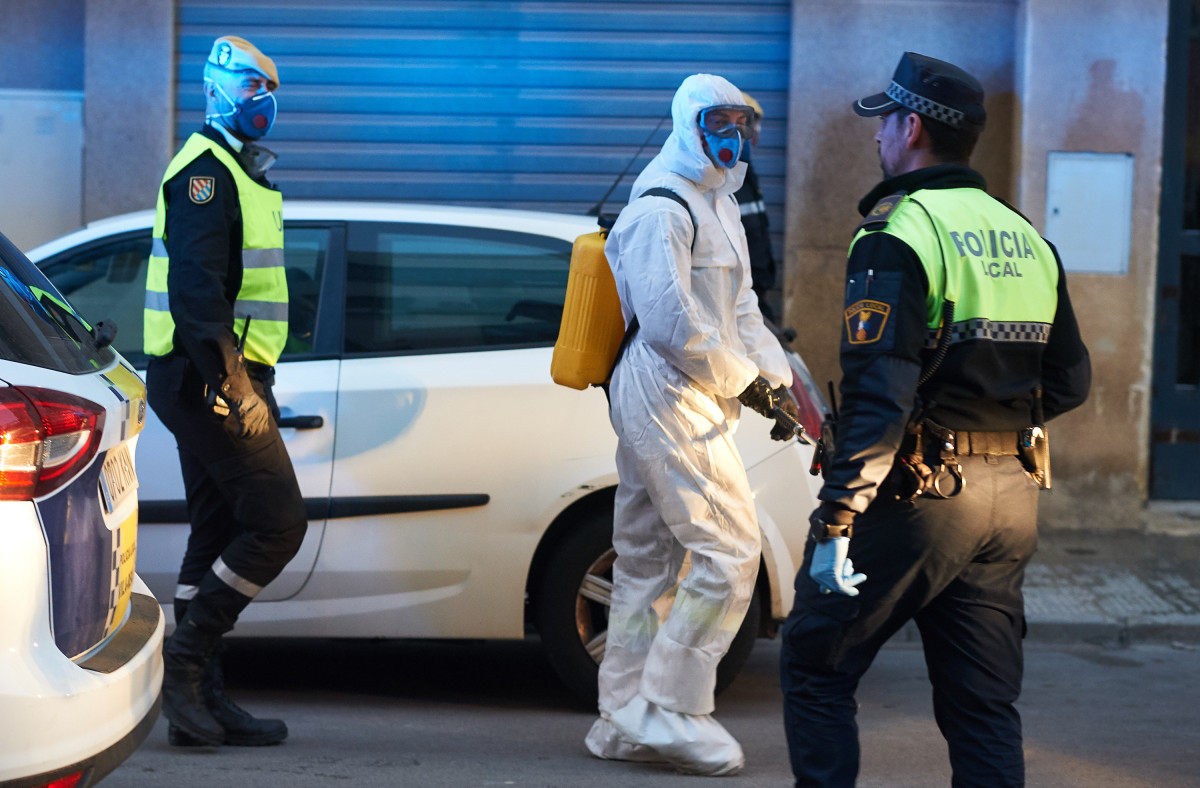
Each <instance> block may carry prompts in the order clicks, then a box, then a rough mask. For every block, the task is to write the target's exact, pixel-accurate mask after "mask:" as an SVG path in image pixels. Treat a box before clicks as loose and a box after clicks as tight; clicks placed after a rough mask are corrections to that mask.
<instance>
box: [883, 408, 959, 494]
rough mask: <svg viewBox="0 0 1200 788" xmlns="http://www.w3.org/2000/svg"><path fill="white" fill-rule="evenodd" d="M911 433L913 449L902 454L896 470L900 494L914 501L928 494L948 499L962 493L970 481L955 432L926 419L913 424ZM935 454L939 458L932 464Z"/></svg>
mask: <svg viewBox="0 0 1200 788" xmlns="http://www.w3.org/2000/svg"><path fill="white" fill-rule="evenodd" d="M908 433H909V435H911V436H913V437H912V439H911V442H912V444H913V448H912V451H910V452H907V453H901V454H899V455H898V456H897V463H896V465H895V468H894V469H893V471H892V476H893V478H894V480H895V482H896V486H897V488H898V489H897V490H896V498H897V499H899V500H901V501H911V500H913V499H914V498H917V497H918V496H921V495H925V496H928V497H930V498H942V499H948V498H953V497H954V496H956V495H958V494H959V493H961V492H962V491H963V487H965V486H966V484H967V481H966V479H964V478H963V472H962V466H961V465H959V464H958V457H957V456H956V455H955V446H954V432H953V431H952V430H948V429H946V428H945V427H941V426H939V425H937V424H935V423H933V422H932V421H929V420H928V419H923V420H920V421H917V422H916V423H915V424H914V425H912V426H910V427H909V429H908ZM935 441H936V443H934V442H935ZM906 442H909V441H906ZM935 450H936V452H935ZM933 458H936V462H935V463H934V464H932V465H931V464H930V463H929V460H931V459H933ZM897 471H900V472H899V473H897Z"/></svg>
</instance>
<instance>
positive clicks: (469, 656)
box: [103, 633, 1200, 788]
mask: <svg viewBox="0 0 1200 788" xmlns="http://www.w3.org/2000/svg"><path fill="white" fill-rule="evenodd" d="M908 634H909V633H901V635H899V636H898V637H897V639H896V640H895V641H893V643H892V644H889V646H888V647H887V648H885V649H884V651H883V653H882V654H881V656H880V659H879V660H878V662H877V663H876V664H875V666H874V668H873V669H872V671H871V672H870V673H869V674H868V675H867V678H866V680H865V682H864V684H863V686H862V688H861V691H860V693H859V702H860V706H861V710H860V714H859V724H860V727H861V736H862V743H863V750H864V758H863V767H862V774H861V777H860V780H859V786H860V787H861V788H876V787H877V788H885V787H886V788H929V787H930V786H938V785H943V786H944V785H949V781H950V775H949V768H948V767H947V765H946V757H945V747H944V743H943V742H942V740H941V737H940V736H939V734H938V732H937V729H936V727H935V725H934V722H933V719H932V714H931V712H930V701H929V689H928V682H927V681H926V678H925V668H924V662H923V659H922V656H921V652H920V649H919V648H918V647H917V646H916V644H914V643H912V642H907V641H906V637H907V636H908ZM778 657H779V644H778V641H766V640H760V641H759V642H758V644H757V646H756V647H755V651H754V653H753V654H752V655H751V657H750V661H749V663H748V664H747V666H746V669H745V671H744V672H743V674H742V675H741V676H740V677H739V678H738V680H737V681H736V682H734V684H733V686H732V687H730V689H729V690H728V691H727V692H725V693H724V694H723V695H721V696H720V697H719V698H718V701H717V706H718V708H717V716H718V718H719V719H720V720H722V721H723V722H724V724H725V725H726V727H728V728H729V730H730V731H731V732H732V733H733V734H734V735H735V736H737V737H738V739H739V740H740V741H741V742H742V744H743V746H744V747H745V750H746V755H747V766H746V769H745V770H744V771H743V772H742V773H741V774H740V775H738V776H736V777H732V778H726V779H725V780H724V781H722V783H721V784H722V785H724V784H729V785H738V786H747V787H749V786H787V785H791V774H790V771H789V767H788V762H787V751H786V748H785V745H784V738H783V729H782V726H781V722H780V719H781V711H780V702H779V698H780V695H779V679H778V676H777V671H776V665H777V660H778ZM227 663H228V668H227V671H228V673H229V685H230V689H231V694H232V695H233V696H234V697H235V698H236V699H237V700H239V701H240V702H241V703H242V705H244V706H245V707H247V708H248V709H250V710H252V711H254V712H256V713H259V714H264V715H277V716H280V717H283V718H284V719H286V720H287V722H288V725H289V726H290V728H291V736H290V738H289V739H288V741H287V742H286V743H285V744H284V745H282V746H277V747H268V748H258V749H254V748H200V749H195V750H181V749H178V748H172V747H169V746H168V745H167V743H166V721H165V719H162V718H160V719H159V722H158V724H157V726H156V728H155V730H154V731H153V732H152V733H151V735H150V738H149V739H147V741H146V742H145V743H144V744H143V745H142V747H141V748H140V749H139V750H138V751H137V752H136V753H134V755H133V756H132V757H131V758H130V759H129V760H128V761H126V762H125V763H124V764H123V765H122V766H121V767H119V768H118V769H117V771H115V772H113V773H112V774H111V775H110V776H109V777H108V778H107V779H106V780H105V781H104V782H103V785H104V786H106V788H141V787H143V786H144V787H145V788H150V787H151V786H153V787H154V788H161V786H167V785H169V786H175V787H177V788H192V787H194V788H212V787H213V786H254V787H255V788H274V787H275V786H279V788H283V786H287V787H288V788H306V787H307V786H336V785H356V786H414V787H419V788H439V787H442V786H446V787H451V786H453V787H457V786H464V787H465V786H504V785H513V786H545V787H549V786H556V787H557V786H562V787H564V788H565V787H567V786H605V788H610V787H611V786H633V787H637V786H650V785H654V786H659V785H683V784H685V783H686V784H696V783H697V781H703V780H704V779H705V778H698V777H689V776H683V775H678V774H675V773H674V772H671V771H670V770H668V769H666V768H665V767H658V766H646V765H637V764H628V763H616V762H605V761H600V760H597V759H594V758H592V757H590V756H589V755H588V753H587V751H586V749H585V748H584V746H583V737H584V735H585V734H586V732H587V730H588V727H589V726H590V725H591V722H592V719H593V716H594V715H593V713H592V712H591V711H589V710H587V709H584V708H581V707H580V706H578V705H577V704H576V703H575V702H574V701H572V699H571V698H570V697H569V696H567V695H566V693H565V691H564V690H563V689H562V688H561V686H560V685H559V684H558V683H557V680H556V679H555V677H554V675H553V673H552V672H551V670H550V668H549V666H548V665H547V664H546V662H545V661H544V659H543V658H542V657H541V654H540V651H539V648H538V645H537V643H536V642H532V641H530V642H524V643H484V642H453V643H446V642H429V641H424V642H413V641H408V642H362V641H345V640H342V641H333V640H314V641H237V640H234V641H232V646H231V649H230V652H229V654H228V657H227ZM1198 667H1200V647H1197V646H1196V645H1194V644H1187V643H1180V642H1174V643H1172V642H1170V641H1167V642H1160V643H1134V644H1132V645H1130V644H1128V643H1125V642H1122V641H1111V642H1102V641H1101V642H1084V641H1080V642H1073V643H1063V642H1032V643H1030V644H1029V646H1028V654H1027V670H1026V683H1025V694H1024V697H1023V698H1022V703H1021V709H1022V714H1023V716H1024V720H1025V732H1026V751H1027V760H1028V784H1029V785H1030V786H1038V787H1040V788H1056V787H1058V786H1061V787H1062V788H1066V787H1067V786H1070V787H1071V788H1079V787H1080V786H1086V787H1087V788H1185V787H1187V788H1195V786H1197V785H1200V776H1198V775H1200V753H1198V748H1197V746H1196V731H1197V730H1200V703H1198V702H1197V700H1198V699H1200V670H1197V668H1198Z"/></svg>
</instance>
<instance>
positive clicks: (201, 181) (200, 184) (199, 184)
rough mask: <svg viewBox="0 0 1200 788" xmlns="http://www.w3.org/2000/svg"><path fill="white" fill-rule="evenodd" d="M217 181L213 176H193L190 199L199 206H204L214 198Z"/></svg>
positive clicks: (189, 189) (189, 193)
mask: <svg viewBox="0 0 1200 788" xmlns="http://www.w3.org/2000/svg"><path fill="white" fill-rule="evenodd" d="M215 186H216V179H214V178H213V177H211V176H200V175H194V176H192V179H191V181H189V182H188V197H190V198H192V202H194V203H196V204H197V205H203V204H204V203H206V202H208V201H209V200H211V199H212V198H213V191H214V189H215Z"/></svg>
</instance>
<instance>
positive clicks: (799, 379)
mask: <svg viewBox="0 0 1200 788" xmlns="http://www.w3.org/2000/svg"><path fill="white" fill-rule="evenodd" d="M787 359H788V365H789V366H791V368H792V385H791V386H790V387H789V388H788V390H789V391H790V392H791V393H792V399H794V400H796V408H797V409H798V410H799V411H800V423H801V424H803V425H804V431H805V432H807V433H808V434H809V435H811V436H812V437H813V439H814V440H815V439H817V438H820V437H821V422H823V421H824V420H825V415H826V414H827V413H828V412H829V406H828V405H826V404H825V398H824V397H822V396H821V390H820V389H819V388H817V383H816V381H814V380H813V376H812V373H811V372H809V371H808V367H807V366H805V364H804V360H803V359H802V358H800V356H799V355H797V354H796V353H793V352H791V351H788V352H787Z"/></svg>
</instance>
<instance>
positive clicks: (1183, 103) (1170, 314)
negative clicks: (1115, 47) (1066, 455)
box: [1150, 0, 1200, 501]
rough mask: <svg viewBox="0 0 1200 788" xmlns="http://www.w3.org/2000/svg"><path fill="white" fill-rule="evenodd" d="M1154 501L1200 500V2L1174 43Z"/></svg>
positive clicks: (1182, 4) (1181, 15)
mask: <svg viewBox="0 0 1200 788" xmlns="http://www.w3.org/2000/svg"><path fill="white" fill-rule="evenodd" d="M1166 88H1167V96H1166V99H1167V100H1166V117H1165V118H1164V134H1163V139H1164V150H1163V195H1162V211H1161V216H1160V228H1161V229H1160V239H1159V255H1160V257H1159V264H1158V293H1157V302H1158V303H1157V309H1156V310H1155V326H1154V345H1155V346H1154V377H1153V380H1154V387H1153V397H1152V400H1151V411H1150V462H1151V467H1150V497H1151V498H1153V499H1157V500H1168V501H1169V500H1197V499H1200V0H1172V2H1171V24H1170V32H1169V35H1168V65H1167V86H1166Z"/></svg>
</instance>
